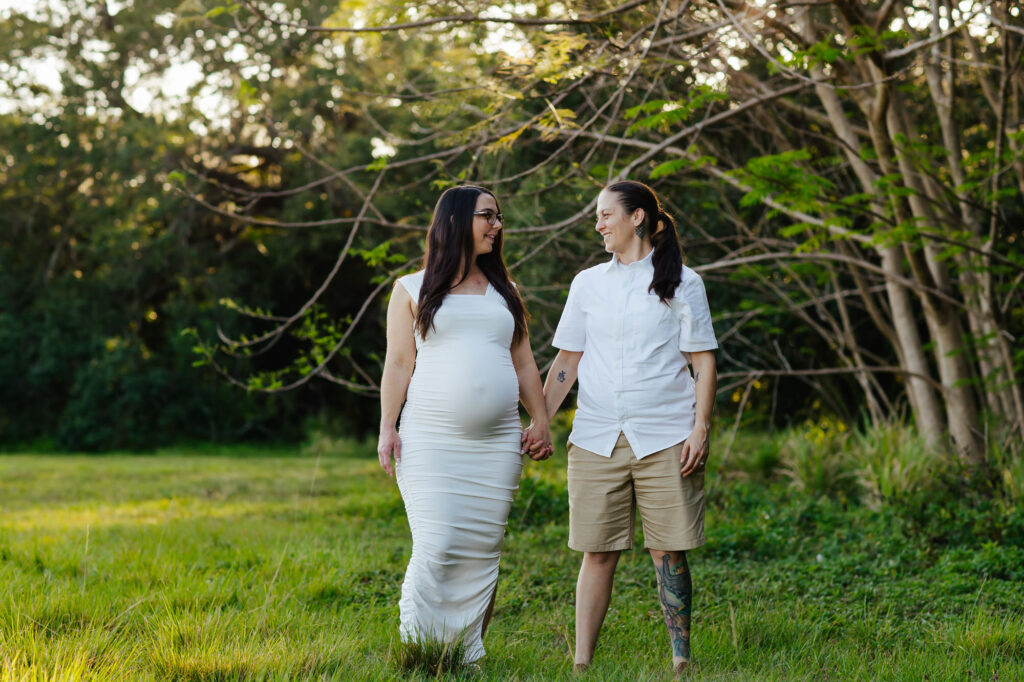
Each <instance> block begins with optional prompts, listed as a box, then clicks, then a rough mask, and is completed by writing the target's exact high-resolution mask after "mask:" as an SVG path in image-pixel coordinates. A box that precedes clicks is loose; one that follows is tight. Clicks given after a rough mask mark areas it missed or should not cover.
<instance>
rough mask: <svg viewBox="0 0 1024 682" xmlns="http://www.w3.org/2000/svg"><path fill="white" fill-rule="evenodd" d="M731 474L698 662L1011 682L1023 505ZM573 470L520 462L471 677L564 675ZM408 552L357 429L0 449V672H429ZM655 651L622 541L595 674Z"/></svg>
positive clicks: (759, 671)
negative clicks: (568, 489)
mask: <svg viewBox="0 0 1024 682" xmlns="http://www.w3.org/2000/svg"><path fill="white" fill-rule="evenodd" d="M746 437H747V436H744V437H741V438H739V439H738V440H737V442H736V443H735V444H734V448H733V452H734V454H733V458H734V459H735V458H736V457H738V456H739V455H737V454H736V453H742V452H754V451H755V450H756V449H757V448H756V446H755V440H756V438H755V437H753V436H751V437H750V440H749V442H746V441H744V438H746ZM757 457H759V458H761V459H764V457H763V453H762V454H759V455H757ZM761 459H759V460H758V461H759V462H760V461H761ZM759 466H762V465H761V464H755V465H753V467H748V468H752V469H757V467H759ZM768 468H769V469H770V467H768ZM737 470H738V469H737ZM727 473H730V472H716V471H715V468H714V459H713V460H712V465H711V466H710V474H709V479H708V480H709V495H710V501H711V503H710V506H709V511H708V518H707V526H708V539H709V543H708V545H707V546H706V547H704V548H702V549H701V550H697V551H694V552H692V553H691V558H690V564H691V567H692V570H693V573H694V576H695V580H694V583H695V590H696V597H695V611H694V619H693V648H694V654H695V657H696V659H697V661H698V667H697V669H696V671H695V674H694V675H693V677H694V678H695V679H714V680H719V679H721V680H749V679H758V680H791V679H815V680H816V679H822V678H825V679H879V680H890V679H913V680H923V679H926V677H927V678H928V679H932V680H944V679H967V678H972V679H985V680H991V679H999V680H1014V679H1024V610H1022V605H1021V602H1022V596H1021V595H1022V592H1024V590H1022V586H1024V549H1022V547H1024V512H1021V511H1020V510H1019V509H1015V508H1010V507H1005V506H1000V503H999V502H998V501H990V502H986V501H985V500H978V501H973V502H963V503H962V504H959V505H957V504H954V505H950V504H948V503H942V504H939V505H938V507H936V506H935V505H931V503H930V502H929V501H928V500H927V499H921V500H919V501H917V502H907V503H906V504H905V506H904V507H902V508H900V509H896V510H894V509H893V508H890V507H885V508H882V509H880V510H872V509H869V508H868V507H867V506H862V505H858V504H853V503H847V504H840V503H837V502H832V501H830V500H829V499H828V498H825V497H818V498H812V497H809V496H808V495H806V494H804V493H801V492H800V491H798V490H796V489H794V488H793V487H792V486H791V485H789V484H788V483H787V480H786V478H785V476H783V475H781V474H780V475H779V476H778V477H776V478H775V479H772V478H771V477H759V476H754V475H746V474H745V475H725V474H727ZM732 473H733V474H734V473H735V472H732ZM564 481H565V460H564V452H562V453H560V454H559V455H557V456H556V457H555V458H554V459H553V460H552V461H550V462H548V463H544V464H541V465H536V464H528V465H527V467H526V469H525V470H524V480H523V483H522V486H521V490H520V492H519V495H518V497H517V500H516V506H515V508H514V510H513V513H512V517H511V521H510V527H509V535H508V538H507V540H506V545H505V553H504V557H503V560H502V573H501V579H500V584H499V591H498V598H497V607H496V611H495V615H494V620H493V622H492V626H491V629H490V631H489V632H488V634H487V637H486V639H485V645H486V646H487V649H488V655H487V656H486V657H485V658H484V659H483V660H482V661H481V671H480V673H479V674H477V675H476V676H475V677H473V678H474V679H552V678H555V679H559V678H560V679H569V678H570V673H569V671H570V667H571V665H570V664H571V648H572V644H571V643H572V639H573V634H572V617H573V615H572V614H573V604H572V601H573V589H574V585H575V576H576V571H577V568H578V561H579V557H578V555H576V554H575V553H573V552H571V551H570V550H569V549H568V548H567V547H566V546H565V543H566V538H567V529H566V523H565V518H566V513H567V512H566V502H565V493H564ZM940 502H941V501H940ZM409 551H410V539H409V531H408V527H407V525H406V521H405V517H404V513H403V508H402V503H401V498H400V497H399V495H398V491H397V488H396V486H395V485H394V481H393V480H392V479H389V478H387V477H386V476H384V475H383V474H382V473H381V472H380V470H379V467H378V465H377V462H376V458H375V456H374V455H373V448H372V445H370V444H356V443H346V442H342V443H337V442H323V441H318V442H314V443H313V444H312V445H310V446H307V447H306V448H305V449H301V450H300V449H296V451H295V452H289V451H287V450H285V449H275V450H271V451H259V450H250V449H245V448H237V447H234V448H231V449H228V450H225V451H218V450H213V449H209V448H206V449H201V450H198V451H195V450H193V451H175V450H167V451H162V452H160V453H159V454H158V455H130V454H117V455H105V456H58V455H17V454H9V455H2V456H0V682H7V681H9V680H10V681H13V680H19V681H20V680H78V679H97V680H134V679H139V680H320V679H328V680H330V679H336V680H353V679H366V680H373V679H407V678H409V677H410V676H411V677H413V678H418V679H429V678H430V677H432V675H431V674H430V673H429V672H425V671H423V670H421V671H420V672H415V673H408V672H406V669H405V668H404V667H402V665H401V663H402V656H403V652H402V649H401V647H400V646H399V643H398V641H397V628H398V607H397V603H398V595H399V588H400V584H401V579H402V574H403V571H404V568H405V564H406V561H407V560H408V556H409ZM669 666H670V657H669V649H668V641H667V635H666V633H665V629H664V626H663V624H662V621H661V617H660V614H659V612H658V607H657V603H656V591H655V587H654V572H653V570H652V569H651V565H650V559H649V558H648V557H647V556H646V555H645V554H644V553H643V552H640V551H634V552H631V553H627V554H625V555H624V556H623V560H622V562H621V564H620V568H619V572H618V574H617V578H616V589H615V594H614V596H613V600H612V605H611V609H610V611H609V613H608V617H607V620H606V623H605V628H604V631H603V633H602V639H601V642H600V644H599V650H598V655H597V658H596V660H595V665H594V667H593V668H592V674H591V675H589V677H590V678H591V679H629V680H638V679H640V680H661V679H671V675H670V674H669ZM457 676H460V677H466V678H468V677H470V674H469V673H467V672H463V673H460V674H459V675H457ZM441 677H444V678H446V679H451V677H450V676H446V675H441Z"/></svg>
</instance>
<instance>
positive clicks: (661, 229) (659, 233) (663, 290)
mask: <svg viewBox="0 0 1024 682" xmlns="http://www.w3.org/2000/svg"><path fill="white" fill-rule="evenodd" d="M652 222H653V223H654V229H653V230H651V233H650V234H651V246H653V247H654V253H653V254H651V263H652V264H653V265H654V277H653V278H651V285H650V286H649V287H647V291H651V292H654V293H656V294H657V295H658V298H660V299H661V301H662V303H668V301H669V300H670V299H671V298H672V297H673V296H675V293H676V287H678V286H679V283H680V282H682V281H683V250H682V248H681V247H680V246H679V235H678V233H677V232H676V221H675V220H673V219H672V216H670V215H669V214H668V213H666V212H665V211H664V210H662V209H661V207H660V206H659V207H658V213H657V215H656V217H655V220H653V221H652Z"/></svg>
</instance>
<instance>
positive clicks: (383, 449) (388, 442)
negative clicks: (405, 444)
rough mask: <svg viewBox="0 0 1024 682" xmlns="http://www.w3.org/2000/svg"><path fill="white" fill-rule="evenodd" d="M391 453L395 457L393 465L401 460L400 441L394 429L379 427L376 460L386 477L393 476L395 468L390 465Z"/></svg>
mask: <svg viewBox="0 0 1024 682" xmlns="http://www.w3.org/2000/svg"><path fill="white" fill-rule="evenodd" d="M392 453H394V456H395V463H397V462H398V460H400V459H402V439H401V438H399V436H398V431H396V430H395V427H393V426H391V427H381V430H380V436H378V437H377V458H378V459H380V467H381V468H382V469H383V470H384V473H386V474H387V475H388V476H394V475H395V467H394V465H393V464H392V463H391V455H392Z"/></svg>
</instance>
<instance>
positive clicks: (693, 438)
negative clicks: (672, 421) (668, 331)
mask: <svg viewBox="0 0 1024 682" xmlns="http://www.w3.org/2000/svg"><path fill="white" fill-rule="evenodd" d="M690 367H692V368H693V383H694V387H695V388H696V390H697V414H696V419H695V420H694V423H693V431H692V432H690V436H689V437H688V438H687V439H686V442H685V443H683V452H682V454H681V455H680V457H679V463H680V465H681V466H682V468H681V469H680V473H682V475H683V476H689V475H690V474H691V473H693V472H694V471H695V470H696V469H697V468H698V467H700V466H702V465H703V464H704V462H705V460H707V458H708V452H709V450H710V446H709V442H708V432H709V431H710V430H711V413H712V411H713V410H714V407H715V392H716V391H717V390H718V369H717V368H716V365H715V354H714V352H713V351H710V350H703V351H697V352H692V353H690Z"/></svg>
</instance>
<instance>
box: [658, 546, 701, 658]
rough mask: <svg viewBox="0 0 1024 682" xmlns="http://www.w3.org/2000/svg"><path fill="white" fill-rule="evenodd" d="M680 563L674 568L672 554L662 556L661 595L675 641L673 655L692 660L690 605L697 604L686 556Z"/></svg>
mask: <svg viewBox="0 0 1024 682" xmlns="http://www.w3.org/2000/svg"><path fill="white" fill-rule="evenodd" d="M680 556H681V557H682V558H681V559H680V560H679V563H678V564H675V565H673V564H672V561H671V559H670V555H669V554H663V555H662V557H661V566H657V565H655V569H656V571H657V574H658V596H659V597H660V598H661V610H662V612H663V613H664V614H665V624H666V625H667V626H668V634H669V637H670V638H671V639H672V655H673V656H676V657H679V658H685V659H687V660H689V658H690V606H691V605H692V603H693V582H692V581H691V579H690V568H689V566H687V564H686V553H685V552H680Z"/></svg>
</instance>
